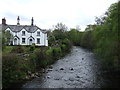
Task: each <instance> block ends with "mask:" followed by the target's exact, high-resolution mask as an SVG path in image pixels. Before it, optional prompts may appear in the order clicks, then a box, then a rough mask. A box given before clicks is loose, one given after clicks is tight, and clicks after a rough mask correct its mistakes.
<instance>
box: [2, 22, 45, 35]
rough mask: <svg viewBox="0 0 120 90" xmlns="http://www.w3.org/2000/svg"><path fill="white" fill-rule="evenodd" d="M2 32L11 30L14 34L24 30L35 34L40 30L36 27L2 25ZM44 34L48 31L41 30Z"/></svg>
mask: <svg viewBox="0 0 120 90" xmlns="http://www.w3.org/2000/svg"><path fill="white" fill-rule="evenodd" d="M1 28H2V30H6V29H7V28H10V29H11V31H13V32H20V31H21V30H22V29H23V28H24V29H25V30H26V31H27V32H29V33H34V32H35V31H36V30H37V29H40V28H39V27H37V26H36V25H33V26H31V25H7V24H6V25H2V27H1ZM40 30H41V31H42V32H43V33H46V30H42V29H40Z"/></svg>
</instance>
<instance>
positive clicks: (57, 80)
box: [22, 46, 104, 89]
mask: <svg viewBox="0 0 120 90" xmlns="http://www.w3.org/2000/svg"><path fill="white" fill-rule="evenodd" d="M99 67H100V65H99V62H98V60H96V58H95V56H94V54H93V53H92V52H90V51H88V50H86V49H83V48H80V47H76V46H74V47H73V48H72V50H71V53H70V54H68V55H66V56H65V57H64V58H62V59H59V60H58V61H56V62H55V63H54V64H53V65H51V66H50V68H47V69H46V71H45V73H43V74H42V76H41V77H39V78H35V79H33V80H32V81H28V82H27V83H25V84H24V85H23V87H22V88H23V89H24V88H100V87H101V86H102V85H103V84H104V80H103V78H102V77H101V76H100V73H101V72H100V70H99V69H100V68H99Z"/></svg>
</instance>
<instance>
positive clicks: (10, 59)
mask: <svg viewBox="0 0 120 90" xmlns="http://www.w3.org/2000/svg"><path fill="white" fill-rule="evenodd" d="M2 58H3V59H2V60H3V61H2V74H3V78H2V79H3V80H2V81H3V87H4V85H6V84H8V83H11V82H14V81H15V80H16V79H17V77H16V76H17V72H18V60H19V58H18V56H17V55H16V54H6V55H3V56H2Z"/></svg>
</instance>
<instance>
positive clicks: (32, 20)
mask: <svg viewBox="0 0 120 90" xmlns="http://www.w3.org/2000/svg"><path fill="white" fill-rule="evenodd" d="M33 22H34V19H33V17H32V19H31V26H33Z"/></svg>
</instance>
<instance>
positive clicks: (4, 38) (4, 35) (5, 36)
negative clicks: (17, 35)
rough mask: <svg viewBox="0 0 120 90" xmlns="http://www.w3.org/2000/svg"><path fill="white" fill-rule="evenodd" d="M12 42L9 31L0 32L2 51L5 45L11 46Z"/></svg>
mask: <svg viewBox="0 0 120 90" xmlns="http://www.w3.org/2000/svg"><path fill="white" fill-rule="evenodd" d="M12 41H13V35H12V34H11V33H10V31H2V50H4V49H5V46H6V45H11V44H12Z"/></svg>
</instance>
